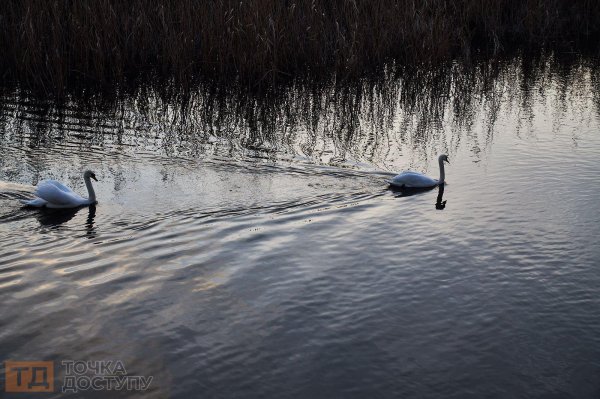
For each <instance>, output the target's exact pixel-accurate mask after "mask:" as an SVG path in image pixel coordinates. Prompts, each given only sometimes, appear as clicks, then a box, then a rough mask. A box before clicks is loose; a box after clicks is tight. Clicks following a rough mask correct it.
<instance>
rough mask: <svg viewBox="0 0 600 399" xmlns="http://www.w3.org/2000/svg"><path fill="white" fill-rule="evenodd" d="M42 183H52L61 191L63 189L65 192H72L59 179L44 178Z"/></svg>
mask: <svg viewBox="0 0 600 399" xmlns="http://www.w3.org/2000/svg"><path fill="white" fill-rule="evenodd" d="M42 183H43V184H52V185H53V186H56V188H58V189H59V190H61V191H64V192H66V193H74V191H73V190H71V189H70V188H69V187H67V186H65V185H64V184H62V183H61V182H59V181H56V180H44V181H43V182H42Z"/></svg>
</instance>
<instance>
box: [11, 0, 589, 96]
mask: <svg viewBox="0 0 600 399" xmlns="http://www.w3.org/2000/svg"><path fill="white" fill-rule="evenodd" d="M598 20H600V3H599V2H596V1H593V0H571V1H563V0H489V1H478V0H420V1H417V0H375V1H367V0H311V1H308V0H307V1H296V0H242V1H240V0H212V1H203V0H180V1H176V2H163V1H158V0H132V1H126V2H123V1H118V0H96V1H58V0H56V1H48V0H30V1H16V0H4V1H2V2H1V3H0V50H1V51H2V57H0V76H1V77H2V81H3V82H4V85H5V86H6V85H14V86H17V87H22V88H24V89H27V90H32V91H37V92H41V93H45V94H54V95H60V94H61V93H62V92H63V91H65V89H67V88H69V87H73V86H78V87H81V86H83V87H94V88H96V89H97V88H100V89H103V90H114V89H115V88H117V87H122V86H125V85H131V84H136V83H135V82H140V81H144V82H159V83H160V84H164V83H166V82H168V83H169V84H174V85H175V86H176V87H182V88H184V89H189V88H191V87H192V86H194V85H196V84H197V83H198V82H199V81H202V80H209V81H212V82H220V83H231V82H235V83H236V84H239V85H244V86H248V87H250V88H261V87H264V86H269V85H272V83H273V82H283V81H290V80H293V79H295V78H298V77H308V78H310V79H321V78H322V77H323V76H332V75H335V76H336V79H337V80H342V81H343V80H346V79H353V78H360V77H362V76H364V75H365V74H369V73H371V72H373V71H377V70H381V69H383V68H387V67H389V66H390V65H392V66H400V67H403V68H405V67H418V66H422V65H426V66H429V65H432V64H433V65H435V64H440V63H447V62H449V61H452V60H455V59H460V60H462V61H464V62H467V63H468V62H470V60H472V59H473V58H478V57H482V56H483V57H490V56H491V57H493V56H496V55H498V54H502V53H505V52H510V51H514V49H515V48H529V49H534V50H539V49H546V51H548V49H549V50H550V51H559V52H573V51H576V52H578V51H582V49H586V50H590V49H591V51H592V52H597V43H598V39H599V38H600V34H599V33H600V24H598V23H597V21H598Z"/></svg>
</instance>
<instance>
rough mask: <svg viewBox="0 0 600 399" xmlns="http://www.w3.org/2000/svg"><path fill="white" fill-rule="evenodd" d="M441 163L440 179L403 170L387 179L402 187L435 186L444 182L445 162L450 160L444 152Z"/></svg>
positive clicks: (392, 183)
mask: <svg viewBox="0 0 600 399" xmlns="http://www.w3.org/2000/svg"><path fill="white" fill-rule="evenodd" d="M438 162H439V163H440V178H439V180H436V179H433V178H431V177H429V176H425V175H424V174H422V173H417V172H410V171H409V172H402V173H400V174H399V175H397V176H394V178H393V179H392V180H387V182H388V183H390V185H392V186H394V187H400V188H427V187H434V186H437V185H439V184H442V183H444V177H445V174H444V162H448V163H450V161H448V155H446V154H442V155H440V156H439V157H438Z"/></svg>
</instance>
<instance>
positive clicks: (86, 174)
mask: <svg viewBox="0 0 600 399" xmlns="http://www.w3.org/2000/svg"><path fill="white" fill-rule="evenodd" d="M83 178H84V179H86V178H87V179H89V178H91V179H94V181H98V179H96V174H95V173H94V172H92V171H91V170H86V171H85V172H83Z"/></svg>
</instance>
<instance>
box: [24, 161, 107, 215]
mask: <svg viewBox="0 0 600 399" xmlns="http://www.w3.org/2000/svg"><path fill="white" fill-rule="evenodd" d="M91 179H94V180H95V181H98V179H96V175H95V174H94V172H92V171H91V170H86V171H85V172H84V173H83V181H84V182H85V187H86V188H87V191H88V198H83V197H81V196H79V195H78V194H76V193H75V192H74V191H73V190H71V189H70V188H69V187H67V186H65V185H64V184H62V183H60V182H58V181H56V180H44V181H42V182H40V183H39V184H38V186H37V188H36V190H35V195H36V198H34V199H32V200H29V201H21V202H22V203H23V204H24V205H26V206H33V207H36V208H42V207H46V208H77V207H80V206H87V205H92V204H95V203H96V192H95V191H94V187H93V186H92V181H91Z"/></svg>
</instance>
